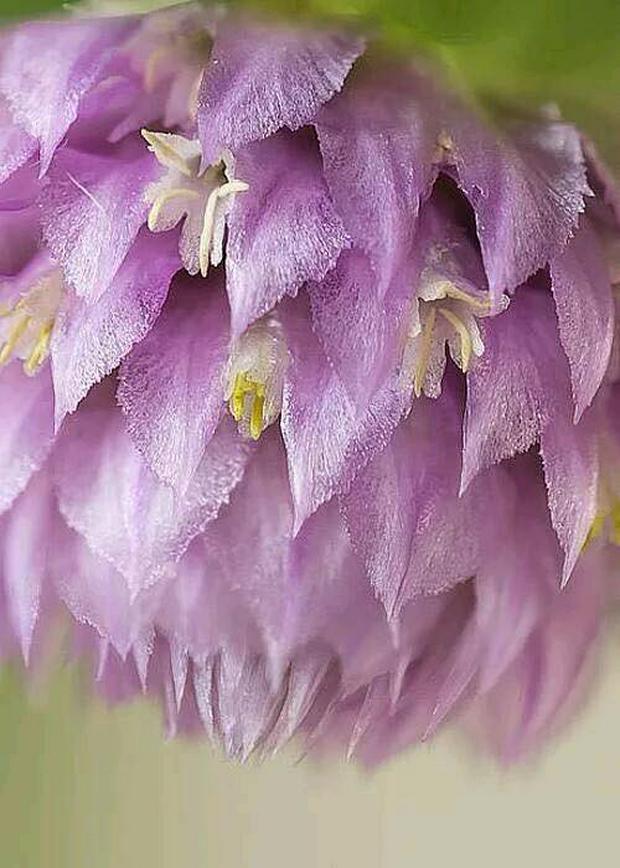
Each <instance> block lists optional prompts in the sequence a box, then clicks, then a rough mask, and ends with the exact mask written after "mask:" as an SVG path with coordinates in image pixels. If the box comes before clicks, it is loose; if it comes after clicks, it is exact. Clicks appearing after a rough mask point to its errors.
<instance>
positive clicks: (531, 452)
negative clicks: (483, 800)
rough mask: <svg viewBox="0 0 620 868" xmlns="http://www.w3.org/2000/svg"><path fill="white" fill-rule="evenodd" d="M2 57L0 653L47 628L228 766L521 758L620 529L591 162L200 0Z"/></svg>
mask: <svg viewBox="0 0 620 868" xmlns="http://www.w3.org/2000/svg"><path fill="white" fill-rule="evenodd" d="M2 42H3V51H2V58H1V60H0V223H1V228H2V232H1V233H0V365H1V368H0V409H1V418H2V424H1V425H0V464H1V467H2V474H1V477H0V579H1V592H0V623H1V624H2V634H1V636H0V643H1V647H2V650H3V653H5V654H7V655H8V654H12V653H15V652H16V651H19V650H21V653H22V654H23V656H24V658H25V659H26V661H28V660H29V659H31V658H32V657H33V656H36V655H38V654H40V653H42V648H43V642H42V639H43V637H44V635H45V631H46V629H47V628H48V625H49V623H50V621H51V619H52V618H53V616H54V613H56V612H58V611H59V610H60V611H62V610H65V611H68V612H69V613H70V615H71V624H72V627H71V633H72V640H73V642H74V647H75V651H76V653H78V654H80V655H86V656H88V657H89V658H90V659H91V660H93V662H94V674H95V677H96V679H97V683H98V685H99V687H100V689H101V690H102V691H104V692H105V694H106V695H108V696H109V697H110V698H112V699H114V700H119V699H122V698H126V697H127V696H130V695H133V694H134V693H136V692H138V691H139V690H143V691H146V692H149V693H153V694H157V695H159V696H160V697H161V700H162V702H163V705H164V708H165V711H166V717H167V725H168V728H169V729H170V731H171V732H176V731H188V732H191V731H194V730H203V731H206V733H207V735H208V736H209V737H210V738H211V739H212V740H213V741H215V742H217V743H219V744H220V745H222V746H223V748H224V750H225V751H226V752H227V753H228V754H229V755H230V756H234V757H238V758H241V759H244V758H246V757H248V756H249V755H250V754H253V753H257V754H260V755H268V754H270V753H272V752H274V751H276V750H277V749H279V748H280V747H281V746H282V745H284V744H285V743H287V742H288V741H289V740H290V739H292V738H295V739H296V740H297V741H298V743H301V744H303V745H304V748H305V749H306V750H310V751H312V752H324V751H329V752H331V751H333V750H334V749H339V750H342V751H343V752H344V753H346V754H348V755H349V756H351V755H355V756H358V757H360V758H361V759H362V760H363V761H365V762H368V763H375V762H378V761H381V760H383V759H384V758H385V757H387V756H389V755H391V754H393V753H394V752H396V751H398V750H400V749H403V748H405V747H407V746H409V745H411V744H414V743H415V742H417V741H420V740H421V739H425V738H429V737H430V736H431V735H432V734H434V733H435V732H436V730H437V729H438V728H439V727H440V726H441V725H442V724H443V723H445V722H447V721H451V720H457V719H458V720H459V721H461V722H462V723H463V725H464V726H466V727H467V728H468V730H469V731H470V732H472V733H473V734H474V736H475V737H480V736H481V737H483V738H484V740H485V743H486V744H488V745H489V747H490V748H491V749H492V750H494V751H495V752H496V753H497V754H498V755H499V756H501V757H502V758H504V759H509V760H512V759H516V758H519V757H520V756H522V755H523V754H524V753H526V752H527V751H529V750H531V749H532V748H534V747H536V746H537V745H538V744H539V743H540V742H541V740H542V739H543V738H544V737H546V736H548V735H549V734H550V732H551V731H552V730H553V729H554V727H556V726H557V724H558V722H559V721H560V720H562V719H563V718H564V717H565V715H566V711H567V710H569V709H571V708H572V707H573V706H574V704H575V701H576V698H578V696H579V690H580V688H581V686H582V684H583V681H584V678H583V677H582V675H583V673H585V672H587V668H588V663H589V661H590V659H591V657H592V653H593V651H594V650H595V648H596V640H597V638H598V636H599V634H600V631H601V626H602V623H603V619H604V616H605V612H606V609H607V607H608V604H609V602H610V600H611V599H612V592H613V589H612V587H611V583H612V575H613V570H614V567H615V560H616V559H617V553H618V548H617V546H618V543H619V542H620V533H619V531H618V528H619V527H620V519H619V516H620V472H619V471H620V424H619V419H620V417H619V416H618V411H617V408H618V406H620V405H619V404H618V393H617V388H618V387H617V382H618V381H620V368H619V366H618V358H619V356H618V350H617V345H616V346H612V345H613V343H614V333H615V332H614V297H613V294H612V282H613V281H618V279H619V275H620V268H619V264H618V263H619V261H620V259H619V257H618V250H619V249H620V245H619V241H620V235H619V225H620V223H619V215H620V206H619V205H618V203H619V202H620V193H618V191H617V189H616V188H615V186H614V182H613V179H612V178H611V175H610V174H609V172H608V171H607V170H606V169H605V167H604V166H603V165H602V163H601V162H600V159H599V158H598V157H597V155H596V153H595V151H594V148H593V145H592V144H591V143H590V142H587V141H585V140H584V139H582V137H581V136H580V134H579V133H578V131H577V130H575V128H574V127H572V126H571V125H570V124H569V123H566V122H564V121H562V120H560V119H558V118H557V117H555V116H553V115H551V114H550V113H549V112H547V113H541V114H540V116H536V117H532V118H531V119H529V120H528V121H527V122H524V121H523V120H521V121H519V122H517V121H516V120H515V121H514V122H513V123H511V124H509V125H508V126H505V127H503V128H502V129H501V130H498V129H495V128H492V127H491V126H489V124H488V123H487V122H486V121H485V120H483V119H482V118H481V117H479V115H478V114H477V113H476V111H475V110H474V109H473V108H472V107H470V106H469V105H467V104H466V103H465V102H464V101H463V99H462V98H460V97H457V96H455V95H454V94H452V93H451V92H450V91H449V90H447V89H446V88H444V87H442V85H441V84H440V83H439V82H438V80H436V79H435V78H434V77H432V76H428V75H427V74H423V73H421V72H419V71H417V70H416V69H415V68H414V66H413V65H412V64H410V63H409V62H405V61H403V62H402V63H400V64H398V65H397V64H394V63H389V62H387V61H385V60H381V59H378V58H374V59H373V57H372V55H368V56H363V54H364V44H363V42H362V40H361V39H360V38H359V37H358V36H357V35H356V34H353V33H349V32H341V33H335V32H328V31H322V30H308V29H306V30H304V29H294V28H291V27H289V26H285V25H282V24H273V23H272V24H266V23H264V22H256V21H252V20H249V19H247V18H246V17H243V16H240V15H235V14H232V13H230V14H227V15H224V14H223V13H221V12H218V13H217V14H216V13H215V12H212V11H210V10H205V9H204V8H203V7H202V6H201V5H199V4H186V5H180V6H175V7H173V8H171V9H166V10H163V11H158V12H152V13H149V14H146V15H131V16H129V15H128V16H126V17H109V18H101V19H97V18H95V17H92V16H91V15H89V14H84V13H81V14H79V15H75V14H74V15H73V16H72V17H65V18H61V19H58V20H55V21H51V22H37V23H26V24H22V25H19V26H17V27H14V28H13V29H11V30H7V31H6V32H5V33H4V34H3V35H2ZM354 66H355V70H354V72H353V74H351V71H352V68H353V67H354Z"/></svg>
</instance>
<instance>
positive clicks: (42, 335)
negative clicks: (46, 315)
mask: <svg viewBox="0 0 620 868" xmlns="http://www.w3.org/2000/svg"><path fill="white" fill-rule="evenodd" d="M53 328H54V322H53V320H50V321H49V322H47V323H45V325H43V326H41V328H40V329H39V333H38V335H37V339H36V342H35V345H34V347H33V348H32V350H31V352H30V355H29V356H28V358H27V359H26V361H25V362H24V371H25V372H26V373H27V374H28V375H29V376H33V375H34V374H36V373H37V371H38V370H39V368H40V367H41V365H42V364H43V362H44V361H45V359H46V357H47V354H48V351H49V345H50V338H51V335H52V329H53Z"/></svg>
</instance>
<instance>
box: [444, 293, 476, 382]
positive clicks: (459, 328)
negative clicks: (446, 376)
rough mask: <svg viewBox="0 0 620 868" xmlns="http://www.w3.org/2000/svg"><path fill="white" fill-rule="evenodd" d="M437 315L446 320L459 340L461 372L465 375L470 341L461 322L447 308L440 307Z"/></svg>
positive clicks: (470, 349) (467, 332)
mask: <svg viewBox="0 0 620 868" xmlns="http://www.w3.org/2000/svg"><path fill="white" fill-rule="evenodd" d="M439 313H440V314H441V315H442V316H443V317H444V319H446V320H447V321H448V322H449V323H450V325H451V326H452V328H453V329H454V330H455V331H456V333H457V334H458V336H459V338H460V339H461V365H460V367H461V370H462V371H463V373H464V374H466V373H467V369H468V368H469V362H470V360H471V354H472V340H471V335H470V334H469V330H468V329H467V326H466V325H465V323H464V322H463V320H462V319H461V318H460V317H458V316H457V315H456V314H455V313H453V312H452V311H451V310H448V308H445V307H440V308H439Z"/></svg>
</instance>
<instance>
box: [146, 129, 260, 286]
mask: <svg viewBox="0 0 620 868" xmlns="http://www.w3.org/2000/svg"><path fill="white" fill-rule="evenodd" d="M142 135H143V137H144V139H145V140H146V142H147V143H148V145H149V148H150V150H151V152H152V153H153V154H154V155H155V157H156V159H157V160H158V161H159V162H160V163H161V164H162V165H163V166H166V167H167V169H168V172H167V173H165V174H164V175H163V177H162V178H160V179H159V181H156V182H155V183H153V184H151V185H150V186H149V187H148V188H147V190H146V200H147V202H149V204H150V205H151V208H150V210H149V216H148V227H149V229H150V230H151V232H164V231H167V230H169V229H171V228H172V226H173V225H174V224H175V223H176V222H178V221H180V220H183V221H184V223H183V228H182V231H181V241H180V247H179V249H180V252H181V256H182V258H183V264H184V265H185V268H186V269H187V271H189V273H190V274H198V273H200V274H201V275H202V276H203V277H206V276H207V273H208V271H209V266H210V265H211V264H213V265H219V262H220V260H221V258H222V250H221V246H222V243H221V242H222V239H223V234H224V221H225V219H226V215H227V213H228V210H229V209H230V206H231V204H232V200H233V198H234V196H236V194H237V193H245V192H246V191H247V190H249V185H248V184H246V183H245V181H240V180H238V179H237V178H234V177H232V172H233V158H232V154H229V153H228V152H224V154H223V155H222V158H221V159H220V160H219V161H218V162H217V163H214V164H213V165H211V166H208V167H207V168H206V169H205V170H204V171H201V170H200V161H201V148H200V143H199V142H198V141H196V140H194V139H186V138H185V137H184V136H180V135H177V134H173V133H153V132H151V131H150V130H142ZM175 199H176V200H178V204H177V205H176V206H175V207H174V209H171V213H170V214H166V213H165V212H164V209H165V206H166V205H167V204H168V203H169V202H171V201H173V200H175Z"/></svg>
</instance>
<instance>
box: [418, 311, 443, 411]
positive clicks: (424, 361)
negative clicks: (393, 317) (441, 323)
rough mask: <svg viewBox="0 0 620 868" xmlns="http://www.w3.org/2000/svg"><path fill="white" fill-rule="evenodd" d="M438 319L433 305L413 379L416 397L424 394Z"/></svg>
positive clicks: (425, 325) (423, 332)
mask: <svg viewBox="0 0 620 868" xmlns="http://www.w3.org/2000/svg"><path fill="white" fill-rule="evenodd" d="M436 319H437V311H436V310H435V308H434V307H433V308H431V310H430V312H429V315H428V319H427V320H426V323H425V324H424V328H423V329H422V338H421V341H420V344H421V346H420V355H419V358H418V364H417V366H416V370H415V375H414V379H413V391H414V393H415V396H416V398H419V397H420V395H421V394H422V389H423V387H424V380H425V379H426V372H427V371H428V363H429V360H430V357H431V348H432V346H433V332H434V331H435V320H436Z"/></svg>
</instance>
